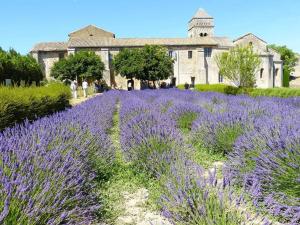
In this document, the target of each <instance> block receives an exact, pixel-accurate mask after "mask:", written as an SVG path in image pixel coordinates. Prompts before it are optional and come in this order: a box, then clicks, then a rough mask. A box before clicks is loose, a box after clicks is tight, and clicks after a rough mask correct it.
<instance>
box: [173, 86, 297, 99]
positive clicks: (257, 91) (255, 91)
mask: <svg viewBox="0 0 300 225" xmlns="http://www.w3.org/2000/svg"><path fill="white" fill-rule="evenodd" d="M177 87H178V88H179V89H182V90H183V89H184V85H183V84H180V85H178V86H177ZM195 90H196V91H201V92H220V93H224V94H227V95H239V94H247V95H250V96H253V97H257V96H272V97H282V98H287V97H293V96H300V90H299V89H296V88H237V87H233V86H230V85H224V84H196V85H195Z"/></svg>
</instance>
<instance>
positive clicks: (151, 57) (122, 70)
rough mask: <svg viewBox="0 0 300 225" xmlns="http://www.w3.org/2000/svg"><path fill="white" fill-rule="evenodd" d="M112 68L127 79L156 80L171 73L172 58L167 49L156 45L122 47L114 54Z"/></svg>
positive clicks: (164, 77) (165, 77) (167, 76)
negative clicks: (132, 47)
mask: <svg viewBox="0 0 300 225" xmlns="http://www.w3.org/2000/svg"><path fill="white" fill-rule="evenodd" d="M113 66H114V69H115V70H116V72H117V73H119V74H120V75H121V76H123V77H126V78H127V79H132V78H136V79H138V80H143V81H153V82H154V81H158V80H164V79H167V78H169V77H170V76H171V75H173V59H172V58H171V57H170V56H169V55H168V54H167V49H166V48H164V47H162V46H157V45H146V46H145V47H143V48H139V49H123V50H121V51H120V53H119V54H118V55H116V56H115V58H114V61H113Z"/></svg>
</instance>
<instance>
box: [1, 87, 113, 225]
mask: <svg viewBox="0 0 300 225" xmlns="http://www.w3.org/2000/svg"><path fill="white" fill-rule="evenodd" d="M60 88H61V87H60ZM115 104H116V97H115V96H114V95H113V94H110V95H105V96H101V97H97V98H94V99H91V100H88V101H87V102H85V103H82V104H81V105H79V106H76V107H74V108H72V109H70V110H66V111H63V112H60V113H56V114H53V115H51V116H49V117H45V118H41V119H39V120H36V121H34V122H33V123H31V124H29V123H25V124H24V125H20V126H15V127H12V128H8V129H6V130H5V131H4V132H2V133H0V149H1V151H0V165H1V167H0V188H1V195H0V202H1V203H0V212H1V216H0V224H6V225H8V224H22V225H33V224H39V225H46V224H55V225H58V224H65V225H67V224H69V225H71V224H77V225H86V224H94V222H95V220H96V218H95V217H96V213H97V212H98V210H101V206H100V204H99V202H98V199H97V198H98V191H97V193H96V191H93V188H94V187H95V186H94V185H95V184H94V183H95V182H100V181H102V180H105V179H106V178H107V177H106V176H109V174H110V171H111V170H110V168H111V166H112V165H113V161H114V155H115V152H114V148H113V147H112V143H111V141H110V138H109V137H108V135H107V131H108V129H110V127H111V126H112V115H113V112H114V110H115ZM98 171H101V173H97V172H98Z"/></svg>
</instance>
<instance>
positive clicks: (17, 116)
mask: <svg viewBox="0 0 300 225" xmlns="http://www.w3.org/2000/svg"><path fill="white" fill-rule="evenodd" d="M69 98H70V90H69V88H68V87H67V86H64V85H62V84H51V85H49V86H46V87H29V88H22V87H16V88H9V87H0V130H3V129H4V128H5V127H9V126H12V125H14V124H15V123H20V122H22V121H24V120H25V119H28V120H29V121H32V120H35V119H37V118H38V117H42V116H45V115H48V114H51V113H54V112H57V111H60V110H64V109H65V108H66V107H69Z"/></svg>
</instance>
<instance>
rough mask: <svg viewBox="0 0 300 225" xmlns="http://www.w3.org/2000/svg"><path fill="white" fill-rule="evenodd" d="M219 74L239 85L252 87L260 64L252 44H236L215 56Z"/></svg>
mask: <svg viewBox="0 0 300 225" xmlns="http://www.w3.org/2000/svg"><path fill="white" fill-rule="evenodd" d="M215 60H216V63H217V65H218V67H219V70H220V74H222V76H223V77H226V78H228V79H229V80H231V81H232V82H234V83H237V84H238V86H240V87H253V86H254V85H255V74H256V73H257V71H258V69H259V66H260V64H261V59H260V57H259V55H258V54H256V53H255V52H254V51H253V48H252V46H236V47H234V48H232V49H230V50H229V52H224V53H222V54H219V55H217V56H216V58H215Z"/></svg>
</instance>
